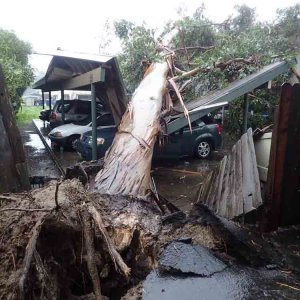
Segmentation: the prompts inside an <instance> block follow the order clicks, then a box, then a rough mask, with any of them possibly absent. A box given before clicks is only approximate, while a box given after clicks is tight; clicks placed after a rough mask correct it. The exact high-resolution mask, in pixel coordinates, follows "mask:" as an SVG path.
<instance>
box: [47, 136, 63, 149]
mask: <svg viewBox="0 0 300 300" xmlns="http://www.w3.org/2000/svg"><path fill="white" fill-rule="evenodd" d="M48 137H49V139H50V140H51V142H52V143H53V144H55V145H57V146H66V145H67V138H66V137H56V136H51V135H48Z"/></svg>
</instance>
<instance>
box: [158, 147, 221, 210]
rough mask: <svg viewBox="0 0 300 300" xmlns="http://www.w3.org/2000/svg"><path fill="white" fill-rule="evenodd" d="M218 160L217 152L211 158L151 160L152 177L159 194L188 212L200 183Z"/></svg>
mask: <svg viewBox="0 0 300 300" xmlns="http://www.w3.org/2000/svg"><path fill="white" fill-rule="evenodd" d="M218 162H219V158H218V155H217V153H215V154H214V156H213V159H211V160H199V159H196V158H178V159H165V160H154V161H153V167H152V168H153V173H152V174H153V177H154V180H155V184H156V187H157V190H158V192H159V194H161V195H162V196H163V197H165V198H166V199H168V200H169V201H170V202H172V203H173V204H174V205H176V206H177V207H178V208H179V209H181V210H182V211H183V212H184V213H188V212H189V211H190V210H191V208H192V205H193V203H194V200H195V196H196V194H197V191H198V190H199V188H200V186H201V183H202V181H203V179H204V178H205V176H206V175H207V174H208V172H209V171H210V170H211V168H212V167H214V166H216V165H217V164H218Z"/></svg>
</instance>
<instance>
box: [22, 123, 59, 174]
mask: <svg viewBox="0 0 300 300" xmlns="http://www.w3.org/2000/svg"><path fill="white" fill-rule="evenodd" d="M19 129H20V133H21V136H22V139H23V145H24V149H25V154H26V158H27V164H28V172H29V176H31V177H34V176H47V177H50V178H58V177H59V176H60V172H59V171H58V169H57V168H56V166H55V165H54V163H53V161H52V159H51V158H50V156H49V154H48V151H47V149H46V148H45V146H44V144H43V143H42V141H41V139H40V137H39V135H38V134H37V133H36V130H35V128H34V126H33V125H32V124H27V125H22V126H19Z"/></svg>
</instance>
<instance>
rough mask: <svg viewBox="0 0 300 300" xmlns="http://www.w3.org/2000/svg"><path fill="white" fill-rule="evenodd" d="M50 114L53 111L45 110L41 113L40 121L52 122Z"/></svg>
mask: <svg viewBox="0 0 300 300" xmlns="http://www.w3.org/2000/svg"><path fill="white" fill-rule="evenodd" d="M50 114H51V110H50V109H44V110H41V111H40V115H39V119H40V120H42V121H47V122H49V121H50Z"/></svg>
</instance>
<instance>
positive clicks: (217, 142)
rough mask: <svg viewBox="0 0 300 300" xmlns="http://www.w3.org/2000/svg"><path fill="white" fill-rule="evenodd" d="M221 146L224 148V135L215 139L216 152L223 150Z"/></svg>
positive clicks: (219, 135)
mask: <svg viewBox="0 0 300 300" xmlns="http://www.w3.org/2000/svg"><path fill="white" fill-rule="evenodd" d="M221 146H222V135H221V134H218V136H217V137H216V138H215V149H214V150H217V149H219V148H221Z"/></svg>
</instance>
